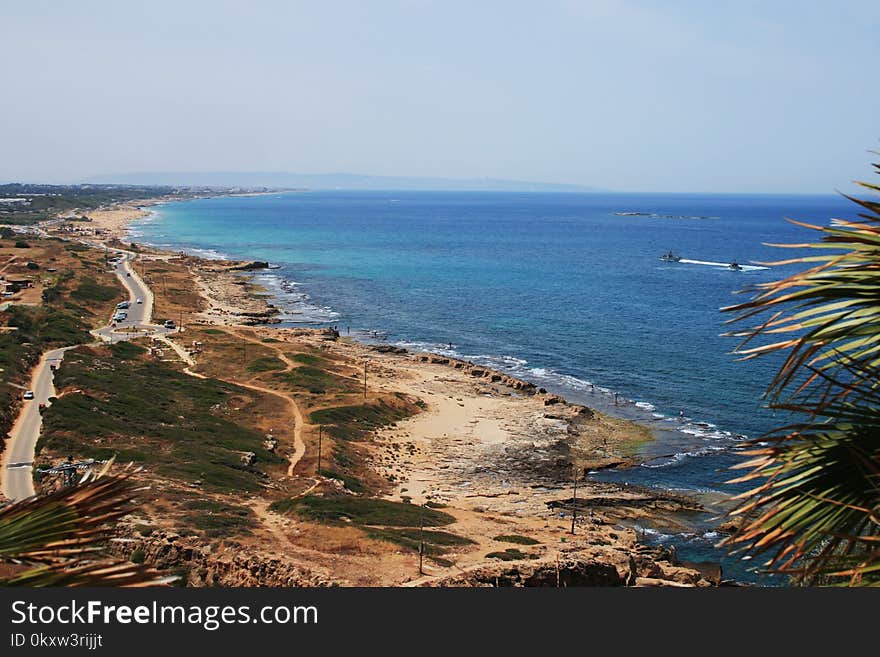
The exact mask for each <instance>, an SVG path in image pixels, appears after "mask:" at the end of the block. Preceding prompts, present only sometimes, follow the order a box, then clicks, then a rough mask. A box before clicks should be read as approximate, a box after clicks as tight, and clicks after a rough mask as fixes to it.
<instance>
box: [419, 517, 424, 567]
mask: <svg viewBox="0 0 880 657" xmlns="http://www.w3.org/2000/svg"><path fill="white" fill-rule="evenodd" d="M424 562H425V505H424V504H422V505H420V506H419V575H424V574H425V571H424V570H422V566H423V565H424Z"/></svg>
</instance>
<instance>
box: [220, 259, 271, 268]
mask: <svg viewBox="0 0 880 657" xmlns="http://www.w3.org/2000/svg"><path fill="white" fill-rule="evenodd" d="M255 269H269V263H268V262H265V261H263V260H252V261H251V262H246V263H244V264H241V265H234V266H232V267H230V268H229V270H230V271H253V270H255Z"/></svg>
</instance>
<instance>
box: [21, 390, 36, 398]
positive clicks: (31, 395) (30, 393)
mask: <svg viewBox="0 0 880 657" xmlns="http://www.w3.org/2000/svg"><path fill="white" fill-rule="evenodd" d="M21 398H22V399H33V398H34V391H33V390H25V391H24V394H23V395H22V396H21Z"/></svg>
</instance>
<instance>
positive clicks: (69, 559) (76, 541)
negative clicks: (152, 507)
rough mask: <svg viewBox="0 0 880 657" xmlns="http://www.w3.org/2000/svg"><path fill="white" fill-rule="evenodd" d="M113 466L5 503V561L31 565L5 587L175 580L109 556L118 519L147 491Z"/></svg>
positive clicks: (1, 528)
mask: <svg viewBox="0 0 880 657" xmlns="http://www.w3.org/2000/svg"><path fill="white" fill-rule="evenodd" d="M111 465H112V464H108V465H107V467H106V468H105V469H104V471H103V472H101V473H99V474H98V475H95V476H91V475H87V476H86V477H85V478H84V479H83V480H82V481H81V482H79V483H78V484H76V485H74V486H71V487H69V488H64V489H62V490H60V491H57V492H55V493H52V494H49V495H37V496H34V497H30V498H28V499H26V500H22V501H20V502H14V503H11V504H8V505H6V506H4V507H2V508H0V560H4V561H7V562H14V563H20V564H23V565H24V567H25V570H23V572H19V573H17V574H15V575H13V576H11V577H9V578H7V579H0V586H156V585H162V584H166V583H168V582H169V581H171V580H173V579H174V578H167V577H162V576H161V575H159V573H157V572H156V571H155V570H152V569H149V568H146V567H144V566H142V565H139V564H134V563H128V562H124V561H115V560H112V559H108V558H107V557H106V556H104V554H103V550H104V548H105V547H106V544H107V541H108V539H109V538H110V537H111V536H112V533H113V527H114V524H115V522H116V521H117V520H118V519H119V518H121V517H122V516H124V515H126V514H128V513H129V512H131V511H132V510H133V509H134V506H135V496H136V494H137V493H138V492H139V491H140V490H142V488H140V487H138V485H137V484H136V483H135V481H134V480H133V479H132V475H134V474H135V472H136V471H134V470H131V469H127V470H126V471H124V472H123V473H121V474H118V475H113V476H106V473H107V471H108V470H109V468H110V466H111Z"/></svg>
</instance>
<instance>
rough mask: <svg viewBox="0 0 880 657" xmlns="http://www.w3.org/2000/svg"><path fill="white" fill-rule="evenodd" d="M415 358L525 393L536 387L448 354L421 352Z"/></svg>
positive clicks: (529, 393)
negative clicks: (450, 356)
mask: <svg viewBox="0 0 880 657" xmlns="http://www.w3.org/2000/svg"><path fill="white" fill-rule="evenodd" d="M416 360H418V361H419V362H421V363H431V364H434V365H447V366H449V367H452V368H454V369H457V370H461V371H462V372H464V373H465V374H469V375H470V376H472V377H474V378H475V379H488V380H489V381H490V382H491V383H498V384H500V385H503V386H507V387H508V388H513V389H514V390H517V391H519V392H522V393H525V394H527V395H534V394H535V393H536V392H537V388H536V387H535V384H534V383H529V382H528V381H524V380H522V379H518V378H516V377H515V376H510V375H509V374H504V373H503V372H499V371H497V370H493V369H490V368H488V367H483V366H481V365H475V364H474V363H471V362H469V361H465V360H459V359H457V358H449V357H448V356H439V355H437V354H431V353H423V354H416Z"/></svg>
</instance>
